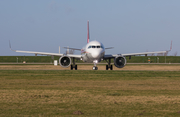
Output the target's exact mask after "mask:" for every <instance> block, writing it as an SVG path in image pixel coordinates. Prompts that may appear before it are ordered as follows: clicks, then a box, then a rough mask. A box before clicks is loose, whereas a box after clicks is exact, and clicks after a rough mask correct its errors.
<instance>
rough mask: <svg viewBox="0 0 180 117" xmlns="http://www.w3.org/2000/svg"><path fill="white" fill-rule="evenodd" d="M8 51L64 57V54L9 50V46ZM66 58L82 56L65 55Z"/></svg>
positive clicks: (79, 56)
mask: <svg viewBox="0 0 180 117" xmlns="http://www.w3.org/2000/svg"><path fill="white" fill-rule="evenodd" d="M10 50H12V51H14V52H20V53H29V54H35V55H37V54H39V55H50V56H64V54H59V53H48V52H35V51H21V50H13V49H11V45H10ZM67 56H69V57H74V58H81V57H82V55H74V54H67Z"/></svg>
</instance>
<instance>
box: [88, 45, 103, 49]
mask: <svg viewBox="0 0 180 117" xmlns="http://www.w3.org/2000/svg"><path fill="white" fill-rule="evenodd" d="M90 48H103V46H100V45H99V46H94V45H92V46H89V47H88V49H90Z"/></svg>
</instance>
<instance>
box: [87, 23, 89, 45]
mask: <svg viewBox="0 0 180 117" xmlns="http://www.w3.org/2000/svg"><path fill="white" fill-rule="evenodd" d="M87 43H89V20H88V21H87Z"/></svg>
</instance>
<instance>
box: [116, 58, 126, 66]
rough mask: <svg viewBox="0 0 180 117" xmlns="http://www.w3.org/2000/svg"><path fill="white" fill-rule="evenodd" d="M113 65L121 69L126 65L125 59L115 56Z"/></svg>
mask: <svg viewBox="0 0 180 117" xmlns="http://www.w3.org/2000/svg"><path fill="white" fill-rule="evenodd" d="M114 65H115V66H116V67H118V68H123V67H124V66H125V65H126V58H125V57H123V56H117V57H116V58H115V59H114Z"/></svg>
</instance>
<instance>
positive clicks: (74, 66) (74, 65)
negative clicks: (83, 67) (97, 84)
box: [71, 58, 77, 70]
mask: <svg viewBox="0 0 180 117" xmlns="http://www.w3.org/2000/svg"><path fill="white" fill-rule="evenodd" d="M72 59H73V64H72V65H71V70H73V68H74V69H75V70H77V65H76V64H75V59H74V58H72Z"/></svg>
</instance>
